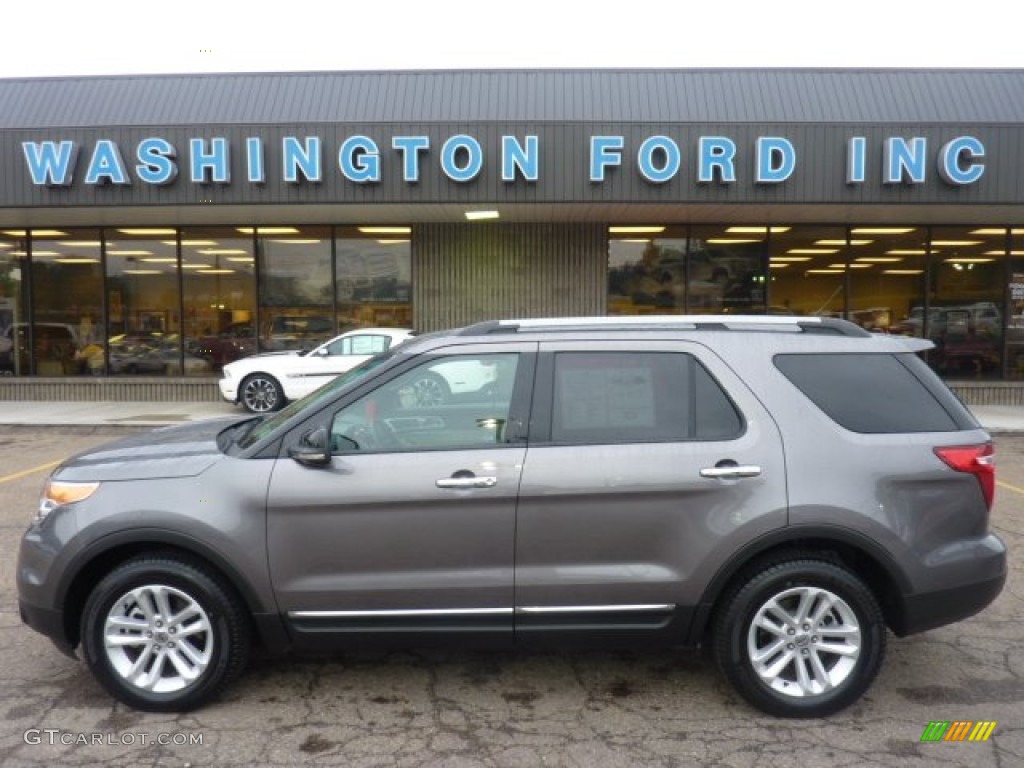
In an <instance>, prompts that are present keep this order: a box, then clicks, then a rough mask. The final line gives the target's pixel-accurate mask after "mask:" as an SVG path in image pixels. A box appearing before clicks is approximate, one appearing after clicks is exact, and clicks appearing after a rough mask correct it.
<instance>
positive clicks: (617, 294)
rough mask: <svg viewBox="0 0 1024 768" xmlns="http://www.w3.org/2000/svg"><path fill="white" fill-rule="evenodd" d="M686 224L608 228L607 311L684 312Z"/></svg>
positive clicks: (634, 312) (619, 313)
mask: <svg viewBox="0 0 1024 768" xmlns="http://www.w3.org/2000/svg"><path fill="white" fill-rule="evenodd" d="M686 246H687V241H686V227H667V226H661V225H657V226H655V225H651V226H644V225H631V226H614V227H609V229H608V314H610V315H649V314H658V315H670V314H681V313H683V312H685V311H686Z"/></svg>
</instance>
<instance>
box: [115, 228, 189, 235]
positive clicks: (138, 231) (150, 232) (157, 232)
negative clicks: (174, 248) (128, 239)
mask: <svg viewBox="0 0 1024 768" xmlns="http://www.w3.org/2000/svg"><path fill="white" fill-rule="evenodd" d="M117 231H118V232H120V233H121V234H123V235H176V234H178V230H176V229H119V230H117Z"/></svg>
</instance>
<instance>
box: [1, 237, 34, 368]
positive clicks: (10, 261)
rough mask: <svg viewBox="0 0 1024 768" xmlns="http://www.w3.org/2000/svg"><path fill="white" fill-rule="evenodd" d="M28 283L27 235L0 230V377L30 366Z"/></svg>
mask: <svg viewBox="0 0 1024 768" xmlns="http://www.w3.org/2000/svg"><path fill="white" fill-rule="evenodd" d="M28 286H29V275H28V238H27V236H26V235H25V233H24V232H19V231H18V230H10V231H7V232H0V376H22V375H25V374H27V373H29V371H30V369H31V355H30V354H29V348H30V345H29V340H28V339H29V336H28V320H29V316H28V309H29V303H28Z"/></svg>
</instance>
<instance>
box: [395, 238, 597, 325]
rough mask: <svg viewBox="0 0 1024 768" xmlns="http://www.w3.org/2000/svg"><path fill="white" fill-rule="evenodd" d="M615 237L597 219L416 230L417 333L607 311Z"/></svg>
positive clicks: (414, 301)
mask: <svg viewBox="0 0 1024 768" xmlns="http://www.w3.org/2000/svg"><path fill="white" fill-rule="evenodd" d="M607 261H608V252H607V240H606V236H605V230H604V227H603V226H601V225H593V224H574V225H561V224H478V223H469V224H440V225H437V224H432V225H423V226H419V227H417V228H416V231H415V233H414V235H413V270H414V275H415V279H414V280H413V307H414V313H415V317H414V325H415V327H416V328H417V330H420V331H431V330H437V329H440V328H451V327H456V326H462V325H467V324H469V323H473V322H478V321H481V320H490V319H500V318H513V317H545V316H556V315H600V314H604V312H605V306H606V293H607Z"/></svg>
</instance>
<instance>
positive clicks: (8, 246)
mask: <svg viewBox="0 0 1024 768" xmlns="http://www.w3.org/2000/svg"><path fill="white" fill-rule="evenodd" d="M13 247H14V243H0V248H13Z"/></svg>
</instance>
